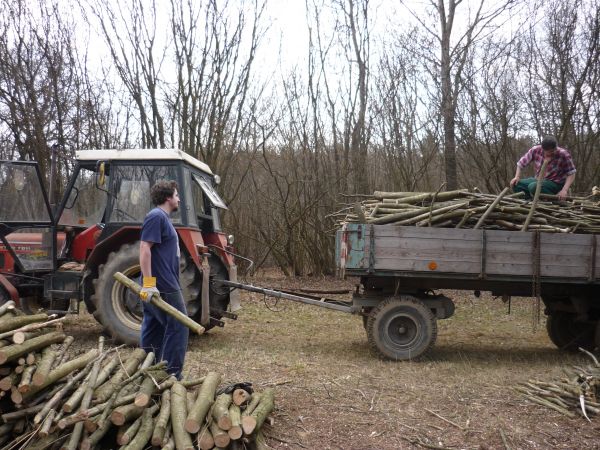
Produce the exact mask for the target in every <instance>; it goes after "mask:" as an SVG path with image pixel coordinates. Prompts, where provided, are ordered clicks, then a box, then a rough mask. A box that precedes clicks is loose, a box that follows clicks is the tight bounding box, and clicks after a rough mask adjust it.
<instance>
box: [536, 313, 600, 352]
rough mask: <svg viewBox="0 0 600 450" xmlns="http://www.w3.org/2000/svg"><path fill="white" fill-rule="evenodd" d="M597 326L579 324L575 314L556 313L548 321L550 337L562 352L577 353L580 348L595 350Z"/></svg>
mask: <svg viewBox="0 0 600 450" xmlns="http://www.w3.org/2000/svg"><path fill="white" fill-rule="evenodd" d="M595 329H596V324H594V323H586V322H579V321H576V320H575V315H574V314H569V313H559V312H555V313H552V314H550V315H549V316H548V318H547V319H546V330H547V331H548V337H549V338H550V340H551V341H552V343H553V344H554V345H556V346H557V347H558V348H559V349H561V350H566V351H569V352H576V351H577V349H578V348H579V347H581V348H584V349H586V350H593V349H594V347H595V345H596V344H595V332H596V330H595Z"/></svg>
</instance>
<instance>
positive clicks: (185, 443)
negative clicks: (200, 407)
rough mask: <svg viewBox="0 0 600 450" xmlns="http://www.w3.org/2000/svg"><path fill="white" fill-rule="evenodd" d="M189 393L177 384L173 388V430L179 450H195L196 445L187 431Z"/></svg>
mask: <svg viewBox="0 0 600 450" xmlns="http://www.w3.org/2000/svg"><path fill="white" fill-rule="evenodd" d="M186 408H187V391H186V389H185V387H184V386H183V385H182V384H181V383H179V382H177V383H175V384H173V386H172V387H171V429H172V430H173V438H174V440H175V446H176V447H177V450H193V449H194V444H193V443H192V438H191V436H190V434H189V433H188V432H187V431H186V430H185V428H184V423H185V419H186V416H187V410H186Z"/></svg>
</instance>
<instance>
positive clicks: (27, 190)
mask: <svg viewBox="0 0 600 450" xmlns="http://www.w3.org/2000/svg"><path fill="white" fill-rule="evenodd" d="M161 179H166V180H175V181H177V184H178V186H179V189H178V192H179V196H180V198H181V203H180V208H179V210H178V211H176V212H174V213H173V214H172V216H171V220H172V222H173V225H174V226H175V228H176V229H177V232H178V234H179V238H180V247H181V249H182V252H181V253H182V256H181V261H180V271H181V273H180V283H181V285H182V290H183V292H184V298H185V300H186V302H187V306H188V313H189V314H190V316H193V317H195V318H196V319H198V320H202V321H204V324H205V325H209V326H210V324H211V323H212V324H213V325H214V324H222V323H221V322H220V320H219V319H220V317H222V315H224V314H226V312H225V309H226V308H227V306H228V304H229V292H227V293H225V292H219V293H213V292H209V290H208V289H204V290H203V289H202V284H203V283H206V284H207V283H208V282H209V281H210V278H211V277H219V278H221V279H224V278H232V279H235V278H236V277H237V275H236V266H235V263H234V259H233V253H232V248H231V246H230V244H231V239H228V238H227V237H226V236H225V234H224V233H223V232H222V230H221V223H220V218H219V211H220V210H224V209H227V206H226V205H225V203H224V201H223V200H222V199H221V197H220V196H219V195H218V193H217V191H216V185H217V184H218V182H219V177H218V176H217V175H214V174H213V173H212V171H211V170H210V168H209V167H208V166H207V165H206V164H204V163H203V162H201V161H199V160H197V159H195V158H193V157H191V156H190V155H188V154H186V153H184V152H181V151H179V150H174V149H160V150H158V149H144V150H142V149H134V150H87V151H79V152H77V153H76V164H75V167H73V172H72V175H71V176H70V178H69V181H68V184H67V185H66V187H65V190H64V194H63V197H62V200H61V201H60V202H59V203H58V204H57V205H55V206H54V205H51V204H50V203H49V200H48V195H47V194H46V192H45V189H44V187H43V183H42V176H41V173H40V169H39V166H38V165H37V163H34V162H21V161H0V241H1V243H0V302H1V301H4V300H6V299H10V298H12V299H13V300H15V301H16V302H17V303H21V306H22V307H23V308H24V309H25V310H26V311H28V312H34V311H37V310H39V309H40V308H43V309H46V310H48V311H54V312H61V311H62V312H67V311H71V312H73V311H74V310H78V306H79V301H80V300H83V301H84V302H85V304H86V306H87V309H88V311H90V312H92V313H94V315H95V317H96V318H97V319H98V320H99V321H100V322H101V323H102V324H103V325H104V326H105V328H106V331H107V332H108V333H109V334H111V335H113V337H115V338H116V339H117V340H120V341H122V342H126V343H135V342H136V341H137V335H138V333H139V328H140V323H141V317H142V313H141V308H140V304H139V300H138V299H137V298H135V296H132V295H131V293H129V292H127V291H126V290H125V289H124V288H120V287H119V286H118V285H115V284H114V280H113V279H112V275H113V274H114V272H115V271H120V272H123V273H125V274H126V275H128V276H129V277H130V278H132V279H136V280H137V278H138V277H139V275H140V269H139V256H138V254H139V253H138V249H139V237H140V230H141V225H142V223H143V220H144V217H145V216H146V214H147V213H148V211H150V210H151V209H152V208H153V207H154V205H152V202H151V197H150V189H151V187H152V186H153V185H154V184H155V183H156V182H157V181H158V180H161ZM203 267H204V270H203ZM209 271H210V276H208V272H209ZM203 272H204V273H205V274H206V276H203V275H202V274H203ZM209 296H210V299H209ZM202 302H204V305H202ZM209 312H210V316H209ZM211 321H212V322H211ZM115 324H117V325H115Z"/></svg>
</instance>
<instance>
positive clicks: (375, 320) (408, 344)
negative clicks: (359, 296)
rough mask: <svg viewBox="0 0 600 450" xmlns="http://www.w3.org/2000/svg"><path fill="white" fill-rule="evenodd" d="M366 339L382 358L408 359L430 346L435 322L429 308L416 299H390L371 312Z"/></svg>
mask: <svg viewBox="0 0 600 450" xmlns="http://www.w3.org/2000/svg"><path fill="white" fill-rule="evenodd" d="M367 336H368V338H369V343H370V344H371V346H372V347H373V349H375V350H376V351H377V352H379V353H380V354H381V355H382V356H383V357H384V358H387V359H392V360H396V361H398V360H400V361H403V360H411V359H415V358H418V357H419V356H421V355H423V354H424V353H426V352H427V351H428V350H429V349H430V348H431V347H432V346H433V344H434V343H435V340H436V338H437V322H436V318H435V316H434V315H433V313H432V312H431V309H429V308H428V307H427V306H426V305H425V304H423V302H421V301H420V300H418V299H417V298H415V297H412V296H408V295H403V296H400V297H391V298H388V299H387V300H384V301H382V302H381V303H379V305H377V306H376V307H375V308H373V310H372V311H371V314H370V316H369V319H368V321H367Z"/></svg>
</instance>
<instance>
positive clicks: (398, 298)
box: [336, 224, 600, 360]
mask: <svg viewBox="0 0 600 450" xmlns="http://www.w3.org/2000/svg"><path fill="white" fill-rule="evenodd" d="M599 240H600V236H599V235H596V234H563V233H540V232H518V231H500V230H482V229H477V230H474V229H455V228H428V227H414V226H397V225H372V224H346V225H344V226H343V227H342V228H341V229H340V230H338V232H337V235H336V261H337V265H338V267H337V269H338V271H339V273H340V274H341V275H342V276H344V275H345V276H355V277H359V278H360V285H361V289H360V291H359V292H357V293H355V294H354V296H353V299H352V305H353V312H359V313H360V314H362V315H363V317H364V325H365V328H366V330H367V335H368V338H369V342H370V343H371V345H372V346H373V347H374V348H375V349H376V350H377V351H379V353H381V355H383V356H384V357H387V358H390V359H398V360H404V359H411V358H416V357H418V356H420V355H422V354H424V353H425V352H426V351H427V350H428V349H430V348H431V347H432V346H433V344H434V343H435V339H436V335H437V320H438V319H446V318H448V317H450V316H452V314H453V313H454V303H453V302H452V300H451V299H450V298H448V297H446V296H444V295H439V294H436V293H435V291H436V290H437V289H452V290H469V291H473V292H474V293H475V295H479V294H480V293H481V291H489V292H491V293H492V295H495V296H502V297H503V298H504V299H505V300H507V299H509V298H510V297H511V296H525V297H533V298H538V299H540V300H541V301H542V302H543V305H544V307H545V308H544V313H545V314H546V315H547V321H546V328H547V331H548V335H549V337H550V339H551V340H552V342H553V343H554V344H555V345H556V346H557V347H558V348H560V349H564V350H570V351H572V350H577V349H578V348H579V347H582V348H585V349H588V350H589V349H593V348H595V347H597V346H600V254H599V252H598V246H599Z"/></svg>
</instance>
